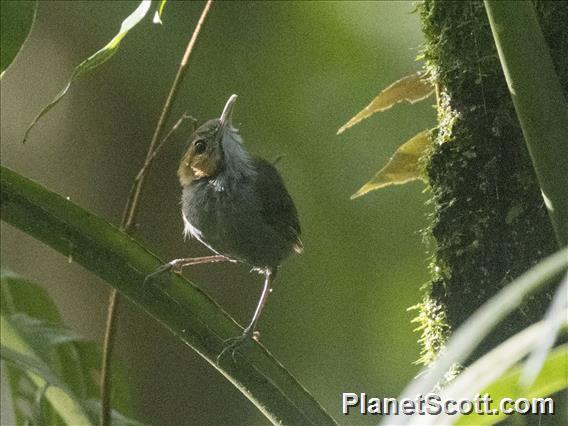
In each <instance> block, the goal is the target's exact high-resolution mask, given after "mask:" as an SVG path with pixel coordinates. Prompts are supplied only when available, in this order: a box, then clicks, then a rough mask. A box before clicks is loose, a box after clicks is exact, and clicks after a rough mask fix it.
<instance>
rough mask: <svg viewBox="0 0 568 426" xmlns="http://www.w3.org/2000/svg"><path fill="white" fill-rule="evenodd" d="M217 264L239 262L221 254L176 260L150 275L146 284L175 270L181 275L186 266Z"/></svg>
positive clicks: (146, 279) (145, 280)
mask: <svg viewBox="0 0 568 426" xmlns="http://www.w3.org/2000/svg"><path fill="white" fill-rule="evenodd" d="M216 262H233V263H236V262H237V261H236V260H234V259H231V258H229V257H226V256H222V255H220V254H217V255H214V256H203V257H186V258H182V259H174V260H172V261H171V262H168V263H166V264H165V265H162V266H160V267H159V268H158V269H156V270H155V271H154V272H152V273H151V274H150V275H148V276H147V277H146V278H145V279H144V283H146V282H148V281H149V280H151V279H153V278H154V277H156V276H158V275H160V274H162V273H164V272H168V271H171V270H173V271H174V272H175V273H177V274H181V272H182V270H183V268H185V267H186V266H193V265H203V264H206V263H216Z"/></svg>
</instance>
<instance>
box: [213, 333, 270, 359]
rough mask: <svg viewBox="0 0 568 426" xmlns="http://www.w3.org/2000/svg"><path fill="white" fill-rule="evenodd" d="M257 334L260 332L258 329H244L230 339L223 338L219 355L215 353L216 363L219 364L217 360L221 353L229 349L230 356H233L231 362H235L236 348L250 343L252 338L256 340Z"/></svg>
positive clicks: (221, 355) (223, 353)
mask: <svg viewBox="0 0 568 426" xmlns="http://www.w3.org/2000/svg"><path fill="white" fill-rule="evenodd" d="M259 336H260V333H259V332H258V331H249V330H245V331H244V332H243V334H241V335H240V336H237V337H231V338H230V339H227V340H225V341H224V342H223V350H222V351H221V352H220V353H219V355H217V364H219V361H221V358H222V357H223V355H225V354H226V353H227V352H229V351H230V352H231V358H233V362H234V363H236V362H237V359H236V358H235V354H236V353H237V352H238V350H239V349H240V348H241V347H243V346H245V345H247V344H250V343H252V342H251V341H252V340H256V341H258V337H259Z"/></svg>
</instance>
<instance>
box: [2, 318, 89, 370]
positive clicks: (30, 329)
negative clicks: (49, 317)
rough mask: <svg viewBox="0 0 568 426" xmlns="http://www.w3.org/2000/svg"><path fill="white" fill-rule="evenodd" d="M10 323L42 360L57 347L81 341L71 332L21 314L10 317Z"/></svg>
mask: <svg viewBox="0 0 568 426" xmlns="http://www.w3.org/2000/svg"><path fill="white" fill-rule="evenodd" d="M10 322H11V323H12V325H13V326H14V327H15V328H16V329H17V330H18V332H19V333H20V334H21V335H22V336H23V337H24V338H25V339H26V340H27V341H28V342H29V343H30V345H31V346H32V348H33V350H34V351H35V352H36V353H37V354H38V355H40V356H41V357H42V358H44V359H48V358H49V356H50V354H51V353H52V352H53V350H54V349H55V348H56V347H57V346H58V345H61V344H62V343H67V342H73V341H75V340H79V339H81V337H80V336H79V335H78V334H76V333H75V332H74V331H73V330H70V329H67V328H64V327H60V326H55V325H52V324H49V323H47V322H45V321H42V320H39V319H37V318H32V317H30V316H28V315H26V314H24V313H21V312H18V313H16V314H14V315H12V316H11V317H10Z"/></svg>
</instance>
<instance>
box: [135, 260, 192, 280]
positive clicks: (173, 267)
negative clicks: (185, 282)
mask: <svg viewBox="0 0 568 426" xmlns="http://www.w3.org/2000/svg"><path fill="white" fill-rule="evenodd" d="M182 265H183V259H174V260H172V261H171V262H168V263H166V264H164V265H162V266H160V267H158V268H157V269H156V270H155V271H154V272H152V273H151V274H149V275H147V276H146V278H144V283H143V285H146V284H148V283H149V282H150V281H152V280H154V279H155V278H157V277H158V276H160V275H162V274H164V273H166V272H170V271H171V272H175V273H176V274H181V272H182V269H183V267H182Z"/></svg>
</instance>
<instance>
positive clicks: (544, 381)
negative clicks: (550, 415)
mask: <svg viewBox="0 0 568 426" xmlns="http://www.w3.org/2000/svg"><path fill="white" fill-rule="evenodd" d="M567 359H568V345H562V346H559V347H558V348H556V349H554V350H552V351H551V352H550V353H549V354H548V357H547V358H546V361H545V362H544V364H543V367H542V369H541V370H540V373H539V375H538V377H537V378H536V380H535V382H534V383H533V384H532V385H531V386H530V387H529V388H528V389H523V390H522V391H520V392H519V379H520V376H521V371H522V366H518V367H515V368H514V369H512V370H510V371H509V372H508V373H506V374H504V375H502V376H501V377H499V378H498V379H497V380H495V381H494V382H493V383H492V384H490V385H489V386H487V387H486V388H485V389H484V390H483V391H482V392H480V394H481V395H485V394H489V395H490V396H491V399H492V400H493V401H499V400H501V399H503V398H519V397H523V398H543V397H546V396H549V395H552V394H553V393H556V392H558V391H560V390H562V389H567V388H568V363H567V362H566V360H567ZM503 418H505V415H504V414H502V413H500V414H499V415H496V416H483V415H479V414H476V413H475V412H473V413H471V414H470V415H468V416H461V417H459V419H458V421H457V422H456V423H455V424H456V425H460V426H465V425H472V426H473V425H479V426H481V425H487V424H494V423H496V422H498V421H500V420H502V419H503Z"/></svg>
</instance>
